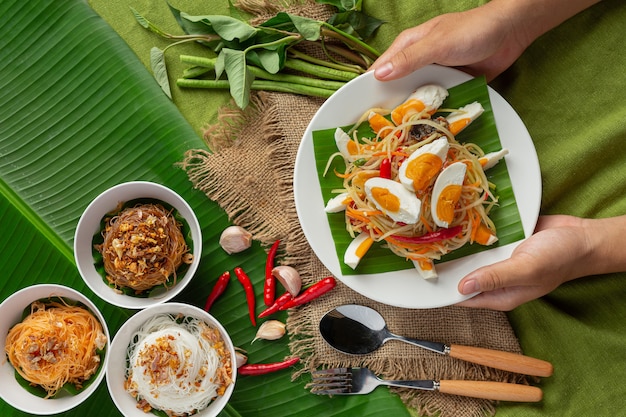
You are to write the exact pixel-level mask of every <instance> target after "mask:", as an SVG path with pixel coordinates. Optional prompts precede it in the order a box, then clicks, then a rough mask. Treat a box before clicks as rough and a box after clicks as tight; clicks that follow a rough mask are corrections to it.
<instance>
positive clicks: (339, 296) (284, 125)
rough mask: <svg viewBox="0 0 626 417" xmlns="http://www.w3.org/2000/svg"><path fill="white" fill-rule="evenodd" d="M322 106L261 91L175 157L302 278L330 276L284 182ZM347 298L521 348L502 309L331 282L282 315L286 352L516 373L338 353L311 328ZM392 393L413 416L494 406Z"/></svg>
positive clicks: (333, 361)
mask: <svg viewBox="0 0 626 417" xmlns="http://www.w3.org/2000/svg"><path fill="white" fill-rule="evenodd" d="M320 104H321V101H320V100H319V99H314V98H307V97H301V96H294V95H289V94H281V93H259V94H258V95H255V96H254V99H253V103H252V107H251V108H250V109H248V110H247V111H246V112H245V113H242V112H240V111H239V110H236V109H224V110H223V111H222V112H221V114H220V122H219V123H218V124H217V125H214V126H212V127H210V128H209V129H208V130H207V135H206V137H207V140H208V143H209V146H210V148H211V149H212V150H213V151H214V152H207V151H205V150H192V151H189V152H188V153H187V155H186V158H185V160H184V162H183V167H184V169H185V170H186V172H187V173H188V175H189V178H190V180H191V181H192V183H193V184H194V186H195V187H196V188H198V189H200V190H202V191H203V192H205V193H206V195H207V196H208V197H209V198H211V199H212V200H214V201H216V202H218V203H219V204H220V205H221V206H222V207H223V208H224V210H226V212H227V213H228V216H229V217H230V218H231V219H232V221H233V223H235V224H238V225H241V226H243V227H245V228H246V229H248V230H249V231H250V232H251V233H253V235H254V238H255V239H257V240H259V241H261V242H262V243H263V244H264V245H266V246H267V247H269V246H270V245H271V244H272V242H274V240H275V239H279V238H280V239H281V241H282V242H283V247H282V249H283V250H284V252H285V254H286V256H285V257H284V258H282V260H281V263H283V264H289V265H292V266H294V267H295V268H296V269H298V271H299V272H300V274H301V276H302V278H303V281H304V283H305V284H309V283H312V282H315V281H317V280H319V279H321V278H323V277H325V276H328V275H330V273H329V271H328V270H327V269H326V268H325V267H324V266H323V265H322V264H321V262H320V261H319V260H318V259H317V257H316V256H315V255H314V254H313V252H312V250H311V248H310V247H309V245H308V243H307V241H306V238H305V237H304V234H303V233H302V230H301V229H300V227H299V222H298V217H297V213H296V210H295V203H294V199H293V187H292V178H293V168H294V160H295V157H296V153H297V150H298V145H299V143H300V139H301V137H302V134H303V133H304V130H305V129H306V126H307V124H308V123H309V121H310V119H311V117H312V116H313V115H314V113H315V111H316V110H317V109H318V108H319V106H320ZM312 175H314V174H312ZM242 181H243V186H242ZM345 303H358V304H364V305H368V306H371V307H374V308H375V309H377V310H378V311H379V312H380V313H381V314H382V315H383V316H384V317H385V319H386V320H387V322H388V327H389V328H390V330H391V331H392V332H395V333H397V334H401V335H405V336H409V337H415V338H421V339H427V340H434V341H440V342H445V343H457V344H465V345H472V346H480V347H486V348H494V349H500V350H506V351H511V352H517V353H521V352H520V347H519V344H518V341H517V338H516V337H515V334H514V333H513V331H512V329H511V327H510V325H509V322H508V320H507V318H506V315H505V314H504V313H501V312H495V311H488V310H475V309H466V308H461V307H455V306H451V307H445V308H438V309H427V310H411V309H402V308H396V307H390V306H387V305H382V304H380V303H376V302H373V301H371V300H369V299H367V298H365V297H363V296H361V295H360V294H357V293H355V292H354V291H352V290H351V289H349V288H348V287H347V286H345V285H343V284H341V283H339V285H338V287H337V288H336V289H335V290H333V292H332V295H329V296H326V297H322V298H320V299H318V300H316V301H314V302H312V303H310V304H308V305H306V306H304V307H302V308H300V309H298V310H295V311H292V312H290V314H289V317H288V320H287V329H288V333H289V335H290V349H291V351H292V354H293V355H296V356H300V357H301V358H303V364H304V369H303V371H302V372H308V371H310V370H313V369H316V368H320V367H334V366H367V367H369V368H370V369H372V370H373V371H374V372H377V373H379V374H381V375H383V376H385V377H388V378H394V379H416V378H428V379H433V378H435V379H476V380H496V381H509V382H521V381H523V379H522V377H521V376H519V375H514V374H510V373H507V372H502V371H497V370H494V369H491V368H487V367H483V366H478V365H472V364H469V363H465V362H463V361H459V360H456V359H453V358H450V357H447V356H442V355H439V354H436V353H433V352H429V351H426V350H423V349H419V348H416V347H414V346H410V345H407V344H404V343H400V342H397V343H387V344H385V345H384V346H383V347H382V348H381V349H379V350H378V351H376V352H375V353H372V354H370V355H363V356H351V355H344V354H341V353H339V352H337V351H335V350H333V349H332V348H330V347H329V346H328V345H327V344H326V342H325V341H324V340H323V339H322V338H321V336H320V335H319V331H318V325H319V320H320V318H321V317H322V315H323V314H324V313H325V312H327V311H328V310H330V309H331V308H333V307H335V306H338V305H341V304H345ZM395 390H396V392H398V393H399V395H400V396H401V397H402V399H403V401H404V402H405V404H406V405H407V406H408V407H411V408H413V409H415V410H417V412H418V413H420V414H421V415H434V414H437V413H439V415H441V416H442V417H446V416H455V417H463V416H468V417H469V416H483V415H491V414H493V413H494V412H495V408H494V403H493V402H491V401H487V400H478V399H470V398H464V397H456V396H450V395H444V394H439V393H432V392H420V391H417V390H407V389H395Z"/></svg>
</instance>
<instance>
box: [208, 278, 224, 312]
mask: <svg viewBox="0 0 626 417" xmlns="http://www.w3.org/2000/svg"><path fill="white" fill-rule="evenodd" d="M229 281H230V272H228V271H226V272H224V273H223V274H222V275H220V276H219V278H218V279H217V281H216V282H215V285H214V286H213V289H212V290H211V294H209V296H208V297H207V299H206V302H205V303H204V311H206V312H208V311H209V310H210V309H211V306H212V305H213V303H214V302H215V300H217V299H218V298H219V296H220V295H222V294H223V293H224V290H226V286H227V285H228V282H229Z"/></svg>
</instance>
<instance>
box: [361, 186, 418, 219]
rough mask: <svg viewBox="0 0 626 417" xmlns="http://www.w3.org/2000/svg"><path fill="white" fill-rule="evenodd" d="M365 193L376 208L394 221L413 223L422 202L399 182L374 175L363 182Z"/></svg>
mask: <svg viewBox="0 0 626 417" xmlns="http://www.w3.org/2000/svg"><path fill="white" fill-rule="evenodd" d="M365 194H366V195H367V198H368V199H369V201H371V202H372V203H374V205H375V206H376V208H378V209H379V210H380V211H382V212H383V213H384V214H385V215H387V216H389V217H391V218H392V219H393V220H394V221H396V222H402V223H406V224H415V223H417V220H418V219H419V216H420V210H421V208H422V202H421V201H420V200H419V198H417V196H416V195H415V194H414V193H412V192H411V191H409V190H407V189H406V188H405V187H404V186H403V185H402V184H400V183H399V182H396V181H393V180H390V179H386V178H380V177H374V178H370V179H369V180H367V181H366V182H365Z"/></svg>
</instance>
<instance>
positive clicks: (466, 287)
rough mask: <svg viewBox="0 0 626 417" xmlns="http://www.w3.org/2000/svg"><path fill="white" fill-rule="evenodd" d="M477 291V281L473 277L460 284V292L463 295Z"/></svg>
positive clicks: (478, 289)
mask: <svg viewBox="0 0 626 417" xmlns="http://www.w3.org/2000/svg"><path fill="white" fill-rule="evenodd" d="M478 291H480V288H479V287H478V281H476V280H475V279H468V280H467V281H465V282H464V283H463V285H462V286H461V294H464V295H468V294H473V293H475V292H478Z"/></svg>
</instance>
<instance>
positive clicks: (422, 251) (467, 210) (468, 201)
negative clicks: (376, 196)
mask: <svg viewBox="0 0 626 417" xmlns="http://www.w3.org/2000/svg"><path fill="white" fill-rule="evenodd" d="M370 111H377V112H379V113H380V112H381V109H373V110H368V111H367V112H365V113H364V115H363V117H361V118H360V119H359V121H358V122H357V123H356V124H355V125H354V126H353V127H352V128H351V129H350V130H349V131H348V133H349V134H350V135H351V138H352V140H354V141H355V143H357V144H358V149H360V151H359V154H358V155H354V161H350V160H348V159H346V158H344V162H345V165H346V169H345V171H344V172H335V174H336V175H338V176H339V177H341V178H343V189H338V190H334V191H335V192H338V193H341V192H347V193H348V196H349V200H350V201H351V202H350V204H348V207H347V209H346V213H345V221H346V230H347V231H348V232H349V233H350V235H351V236H352V237H355V236H356V235H358V234H360V233H362V232H365V233H369V234H370V236H371V237H372V239H373V240H374V241H377V242H380V241H384V242H385V243H386V245H387V247H388V248H389V249H390V250H391V251H392V252H393V253H395V254H396V255H398V256H401V257H403V258H405V259H411V260H414V261H428V262H429V261H431V260H439V259H440V258H441V256H442V255H444V254H446V253H449V252H451V251H454V250H455V249H458V248H460V247H462V246H463V245H465V244H466V243H468V242H472V243H473V242H474V239H475V236H476V233H477V229H478V227H479V226H480V225H481V223H482V224H483V225H484V226H486V227H487V228H488V229H489V230H490V231H491V232H492V233H493V234H494V235H495V233H496V227H495V225H494V223H493V221H492V220H491V219H490V218H489V211H490V210H491V208H492V207H493V206H495V205H496V204H497V198H496V197H495V196H494V195H493V193H492V191H491V189H490V188H491V184H490V183H489V182H488V180H487V177H486V175H485V173H484V170H483V168H482V166H481V164H480V162H479V159H478V158H480V157H481V156H483V155H484V152H483V151H482V149H481V148H480V147H479V146H477V145H475V144H472V143H466V144H461V143H459V142H458V141H457V140H456V139H455V137H454V135H453V134H452V133H451V132H450V131H449V130H448V129H447V127H448V126H447V122H446V120H445V119H444V118H437V119H431V116H430V114H428V113H427V112H426V111H424V112H422V113H421V114H417V115H413V116H411V117H409V118H405V120H403V122H402V123H401V124H400V125H398V126H396V127H388V128H384V129H382V130H381V131H380V132H379V133H378V134H377V135H376V136H375V137H373V138H368V137H359V134H358V129H357V127H358V126H359V125H360V124H361V123H363V122H365V121H366V120H367V114H369V113H370ZM386 112H387V113H388V111H386ZM416 132H419V133H416ZM442 137H446V138H447V140H448V143H449V146H450V148H449V151H448V154H447V158H446V161H445V162H444V166H443V168H445V167H446V166H448V165H450V164H452V163H455V162H463V163H464V164H465V165H466V166H467V171H466V177H465V181H464V183H463V186H462V192H461V199H460V201H459V203H458V205H457V207H456V209H455V215H454V220H453V222H452V223H450V225H449V228H452V227H455V226H459V225H460V226H461V227H462V231H461V233H459V234H458V235H456V236H454V237H453V238H450V239H445V240H441V241H436V242H431V243H419V244H418V243H412V242H410V241H408V240H398V239H394V236H399V237H408V238H413V237H418V236H423V235H425V234H427V233H429V232H433V231H436V230H437V229H438V227H437V226H436V224H435V222H434V220H433V218H432V214H431V208H430V205H431V197H432V189H433V187H432V184H431V186H430V187H429V188H428V189H426V190H425V191H424V192H423V193H421V192H420V193H418V194H417V197H418V198H419V199H420V200H421V202H422V208H421V213H420V220H419V221H418V222H417V223H415V224H403V223H399V222H395V221H394V220H393V219H391V218H390V217H388V216H387V215H385V214H384V213H382V212H381V211H380V210H378V209H377V208H376V206H375V205H374V203H373V202H370V201H368V199H367V196H366V194H365V188H364V183H365V181H366V180H367V179H369V178H371V177H375V176H378V175H379V169H380V164H381V162H382V160H383V159H385V158H388V159H389V160H390V161H392V164H391V165H392V169H391V179H393V180H396V181H397V180H398V171H399V168H400V165H401V163H402V162H403V161H404V159H406V158H408V157H409V155H410V154H412V153H413V152H415V151H416V150H417V149H419V148H420V147H422V146H424V145H426V144H428V143H431V142H433V141H434V140H437V139H439V138H442ZM339 155H341V154H340V153H339ZM336 156H337V154H333V155H332V156H331V158H332V159H334V158H335V157H336ZM363 161H365V162H364V163H363ZM329 164H330V161H329ZM443 168H442V169H443Z"/></svg>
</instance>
